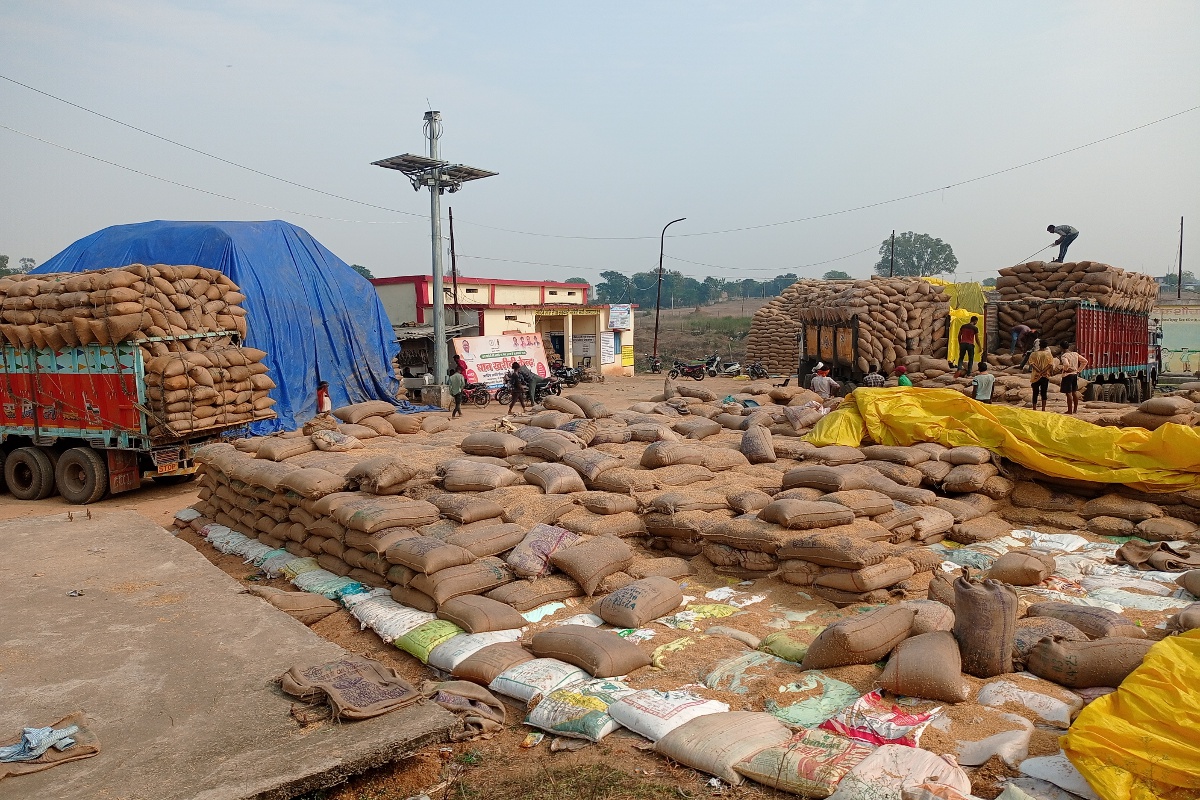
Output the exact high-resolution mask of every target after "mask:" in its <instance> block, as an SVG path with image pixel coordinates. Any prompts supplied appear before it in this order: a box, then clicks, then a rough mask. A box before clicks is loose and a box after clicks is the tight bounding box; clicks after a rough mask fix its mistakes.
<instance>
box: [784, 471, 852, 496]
mask: <svg viewBox="0 0 1200 800" xmlns="http://www.w3.org/2000/svg"><path fill="white" fill-rule="evenodd" d="M871 471H872V472H874V470H871ZM867 483H868V476H867V475H866V474H864V473H863V472H861V471H859V470H856V469H839V468H837V467H829V466H819V465H813V466H807V465H806V466H802V467H796V468H795V469H793V470H789V471H788V472H786V473H784V476H783V487H782V488H783V491H787V490H788V489H798V488H801V487H808V488H812V489H820V490H821V491H823V492H840V491H842V490H843V489H866V488H867Z"/></svg>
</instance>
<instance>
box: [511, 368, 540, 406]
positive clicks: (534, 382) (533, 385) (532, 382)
mask: <svg viewBox="0 0 1200 800" xmlns="http://www.w3.org/2000/svg"><path fill="white" fill-rule="evenodd" d="M513 366H514V367H516V368H517V371H518V372H519V373H520V375H521V380H523V381H525V385H526V386H528V387H529V404H530V405H532V406H536V405H537V390H538V386H539V385H541V383H542V379H541V378H539V377H538V376H537V373H536V372H534V371H533V370H531V369H530V368H529V367H527V366H525V365H524V364H518V363H517V362H516V361H514V362H513Z"/></svg>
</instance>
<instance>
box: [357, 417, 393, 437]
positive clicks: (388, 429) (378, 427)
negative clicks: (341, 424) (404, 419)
mask: <svg viewBox="0 0 1200 800" xmlns="http://www.w3.org/2000/svg"><path fill="white" fill-rule="evenodd" d="M358 424H359V425H363V426H365V427H367V428H370V429H371V430H373V431H375V433H377V434H379V435H380V436H395V435H396V429H395V428H393V427H392V423H390V422H388V421H387V420H386V419H384V418H383V417H365V418H364V419H363V420H362V422H360V423H358Z"/></svg>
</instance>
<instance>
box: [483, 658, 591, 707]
mask: <svg viewBox="0 0 1200 800" xmlns="http://www.w3.org/2000/svg"><path fill="white" fill-rule="evenodd" d="M591 677H592V676H591V675H588V674H587V673H586V672H584V671H583V670H581V669H580V668H579V667H573V666H571V665H570V664H568V663H567V662H565V661H559V660H558V659H557V658H534V659H531V660H530V661H526V662H524V663H521V664H518V665H516V666H515V667H512V668H511V669H507V670H505V671H504V672H502V673H500V674H499V675H498V676H496V679H495V680H493V681H492V682H491V683H490V684H488V688H489V689H491V690H492V691H493V692H496V693H497V694H502V695H504V696H505V697H512V698H515V699H517V700H520V701H522V702H525V703H528V702H529V701H530V700H532V699H533V698H535V697H540V696H542V695H546V694H549V693H550V692H552V691H554V690H555V689H557V688H559V687H560V686H568V685H570V684H572V683H578V682H579V681H586V680H590V679H591Z"/></svg>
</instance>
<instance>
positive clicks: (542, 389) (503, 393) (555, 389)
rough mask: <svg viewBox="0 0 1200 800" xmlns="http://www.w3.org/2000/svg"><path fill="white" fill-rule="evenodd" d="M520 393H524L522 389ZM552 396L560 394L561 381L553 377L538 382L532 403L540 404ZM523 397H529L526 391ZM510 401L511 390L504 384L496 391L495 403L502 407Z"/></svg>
mask: <svg viewBox="0 0 1200 800" xmlns="http://www.w3.org/2000/svg"><path fill="white" fill-rule="evenodd" d="M522 391H524V389H523V390H522ZM552 394H562V381H560V380H559V379H558V378H555V377H553V376H552V377H550V378H548V379H546V380H544V381H539V382H538V387H537V395H536V397H535V400H534V402H535V403H540V402H542V400H544V399H545V398H546V397H547V396H548V395H552ZM525 396H526V397H529V392H528V391H525ZM510 400H512V389H511V388H510V387H509V386H508V384H505V385H504V386H501V387H500V388H499V389H497V390H496V402H497V403H500V404H501V405H504V404H505V403H507V402H509V401H510Z"/></svg>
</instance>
